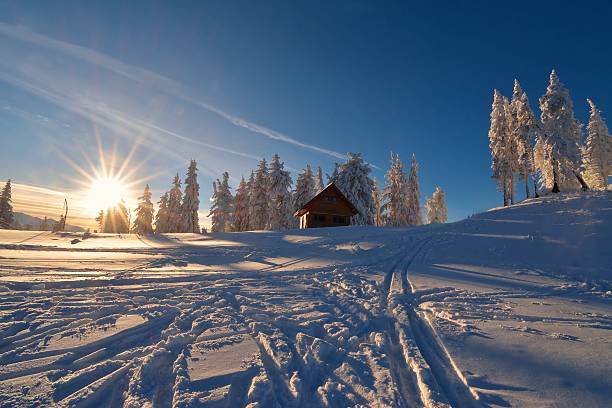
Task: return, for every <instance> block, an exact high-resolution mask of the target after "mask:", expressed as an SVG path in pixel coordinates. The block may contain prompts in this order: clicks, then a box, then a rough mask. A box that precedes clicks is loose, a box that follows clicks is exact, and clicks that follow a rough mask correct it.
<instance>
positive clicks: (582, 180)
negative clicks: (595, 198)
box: [574, 171, 589, 191]
mask: <svg viewBox="0 0 612 408" xmlns="http://www.w3.org/2000/svg"><path fill="white" fill-rule="evenodd" d="M574 175H575V176H576V178H577V179H578V182H579V183H580V185H581V186H582V191H589V186H588V184H587V183H586V181H584V179H583V178H582V176H581V175H580V174H579V173H578V172H577V171H574Z"/></svg>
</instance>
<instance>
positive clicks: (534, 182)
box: [533, 173, 540, 198]
mask: <svg viewBox="0 0 612 408" xmlns="http://www.w3.org/2000/svg"><path fill="white" fill-rule="evenodd" d="M533 196H534V197H535V198H538V197H539V196H540V195H539V194H538V182H537V180H536V175H535V173H534V174H533Z"/></svg>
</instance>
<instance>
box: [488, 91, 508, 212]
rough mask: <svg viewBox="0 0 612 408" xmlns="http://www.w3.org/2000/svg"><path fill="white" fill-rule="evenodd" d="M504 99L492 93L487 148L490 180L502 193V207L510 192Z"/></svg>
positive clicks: (499, 94)
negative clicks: (489, 154) (490, 173)
mask: <svg viewBox="0 0 612 408" xmlns="http://www.w3.org/2000/svg"><path fill="white" fill-rule="evenodd" d="M506 100H507V99H506V98H504V96H503V95H502V94H501V93H500V92H499V91H498V90H497V89H496V90H494V91H493V106H492V108H491V124H490V127H489V148H490V149H491V170H492V171H493V174H492V176H491V177H492V178H493V179H494V180H495V181H496V183H497V188H498V190H499V191H502V192H503V193H504V205H508V203H509V202H510V198H511V193H510V191H511V190H512V188H513V186H512V179H513V174H512V159H511V156H512V154H511V150H510V147H509V146H510V131H509V128H508V124H509V121H508V119H507V114H508V113H509V109H507V106H506V104H507V102H506Z"/></svg>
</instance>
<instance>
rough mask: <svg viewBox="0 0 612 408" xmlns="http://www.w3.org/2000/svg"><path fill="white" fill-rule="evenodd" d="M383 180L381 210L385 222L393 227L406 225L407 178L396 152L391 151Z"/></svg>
mask: <svg viewBox="0 0 612 408" xmlns="http://www.w3.org/2000/svg"><path fill="white" fill-rule="evenodd" d="M385 180H386V182H387V183H386V185H385V189H384V192H383V195H384V199H383V202H384V204H383V211H384V212H385V219H386V221H387V224H389V225H392V226H394V227H400V226H404V225H408V180H407V179H406V174H405V173H404V163H402V161H401V159H400V157H399V155H398V154H393V153H391V166H390V167H389V170H387V173H386V174H385Z"/></svg>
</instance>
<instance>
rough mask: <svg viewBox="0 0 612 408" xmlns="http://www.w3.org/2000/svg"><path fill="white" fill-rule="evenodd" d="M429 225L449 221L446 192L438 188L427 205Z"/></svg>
mask: <svg viewBox="0 0 612 408" xmlns="http://www.w3.org/2000/svg"><path fill="white" fill-rule="evenodd" d="M425 208H426V210H427V223H428V224H443V223H445V222H446V220H447V219H448V211H447V209H446V202H445V200H444V191H442V189H441V188H440V187H436V191H434V193H433V194H432V196H431V197H430V198H428V199H427V202H426V203H425Z"/></svg>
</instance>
